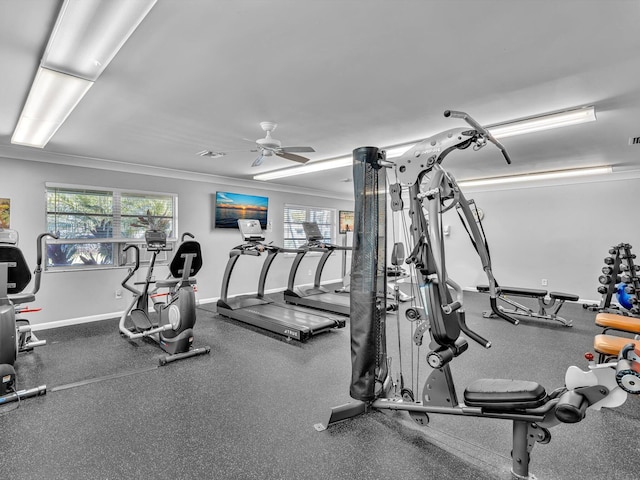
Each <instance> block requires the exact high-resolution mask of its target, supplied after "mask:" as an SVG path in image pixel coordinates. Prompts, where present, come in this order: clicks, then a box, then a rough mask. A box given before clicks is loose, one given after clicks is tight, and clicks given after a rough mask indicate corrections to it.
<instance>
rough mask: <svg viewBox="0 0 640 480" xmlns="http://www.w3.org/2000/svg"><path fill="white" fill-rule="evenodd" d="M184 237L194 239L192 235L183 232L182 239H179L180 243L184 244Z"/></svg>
mask: <svg viewBox="0 0 640 480" xmlns="http://www.w3.org/2000/svg"><path fill="white" fill-rule="evenodd" d="M184 237H189V238H196V237H195V235H193V234H192V233H189V232H184V233H183V234H182V237H180V241H181V242H184Z"/></svg>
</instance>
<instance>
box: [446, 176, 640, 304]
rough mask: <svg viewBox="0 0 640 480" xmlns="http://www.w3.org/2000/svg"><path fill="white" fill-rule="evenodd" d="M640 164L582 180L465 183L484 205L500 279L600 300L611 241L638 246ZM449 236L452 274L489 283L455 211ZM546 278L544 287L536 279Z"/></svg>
mask: <svg viewBox="0 0 640 480" xmlns="http://www.w3.org/2000/svg"><path fill="white" fill-rule="evenodd" d="M637 176H638V174H637V172H636V173H634V174H632V173H628V174H624V173H619V174H614V175H610V176H608V177H602V178H599V179H597V180H582V182H584V183H574V184H571V185H554V186H526V187H525V186H524V185H523V186H520V187H517V188H511V189H501V190H496V189H494V190H488V187H487V190H484V191H475V192H474V191H472V190H471V189H466V190H465V195H466V196H467V198H468V199H471V198H473V199H474V200H475V201H476V203H477V205H478V207H480V208H482V210H484V213H485V218H484V220H483V222H482V223H483V226H484V229H485V232H486V235H487V239H488V243H489V248H490V251H491V258H492V262H493V272H494V274H495V276H496V279H497V281H498V283H500V284H502V285H507V286H514V287H526V288H539V289H545V290H548V291H553V290H555V291H561V292H568V293H574V294H577V295H579V296H580V298H581V299H584V300H592V301H593V302H598V301H600V299H601V295H600V294H599V293H598V292H597V287H598V286H599V283H598V276H599V275H600V274H601V268H602V267H603V266H604V261H603V260H604V257H606V256H607V255H608V250H609V248H610V247H611V246H613V245H617V244H619V243H622V242H624V243H629V244H631V245H632V246H633V247H635V248H634V252H635V253H636V254H640V222H639V221H638V215H637V205H636V203H637V200H638V198H639V197H638V190H639V188H640V179H639V178H637ZM445 224H448V225H451V234H450V236H449V237H446V242H445V245H446V248H447V254H448V255H447V265H448V273H449V276H450V277H451V278H453V279H454V280H456V281H457V282H458V283H459V284H460V285H462V286H465V287H470V286H475V285H477V284H479V283H485V284H486V283H487V282H486V277H485V276H484V274H483V272H482V269H481V266H480V262H479V260H478V257H477V255H476V253H475V251H474V250H473V247H472V246H471V243H470V241H469V239H468V236H467V233H466V231H465V230H464V228H463V227H462V225H461V224H460V220H459V219H458V217H457V215H456V214H455V213H453V212H451V213H447V214H446V220H445ZM543 278H545V279H547V280H548V286H546V287H543V286H542V285H541V280H542V279H543Z"/></svg>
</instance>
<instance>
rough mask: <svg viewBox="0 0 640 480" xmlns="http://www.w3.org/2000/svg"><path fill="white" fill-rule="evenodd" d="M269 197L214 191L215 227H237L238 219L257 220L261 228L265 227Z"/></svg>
mask: <svg viewBox="0 0 640 480" xmlns="http://www.w3.org/2000/svg"><path fill="white" fill-rule="evenodd" d="M268 207H269V197H260V196H257V195H244V194H241V193H230V192H216V198H215V206H214V208H215V223H214V226H215V227H216V228H238V220H240V219H246V220H249V219H252V220H258V221H259V222H260V226H261V227H262V229H263V230H264V229H266V228H267V213H268Z"/></svg>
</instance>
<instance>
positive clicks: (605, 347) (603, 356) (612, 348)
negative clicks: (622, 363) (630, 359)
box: [593, 334, 640, 363]
mask: <svg viewBox="0 0 640 480" xmlns="http://www.w3.org/2000/svg"><path fill="white" fill-rule="evenodd" d="M630 343H632V344H633V345H634V347H635V348H640V340H634V339H632V338H625V337H616V336H615V335H605V334H600V335H596V336H595V337H593V349H594V350H595V351H596V353H597V354H598V363H604V362H606V361H610V360H612V359H615V358H617V356H618V354H619V353H620V351H621V350H622V349H623V348H624V347H625V346H627V345H629V344H630Z"/></svg>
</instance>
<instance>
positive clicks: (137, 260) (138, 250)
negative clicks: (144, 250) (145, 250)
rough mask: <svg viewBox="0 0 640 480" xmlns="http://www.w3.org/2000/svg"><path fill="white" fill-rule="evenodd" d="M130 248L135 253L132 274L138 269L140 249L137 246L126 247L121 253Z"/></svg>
mask: <svg viewBox="0 0 640 480" xmlns="http://www.w3.org/2000/svg"><path fill="white" fill-rule="evenodd" d="M130 248H133V249H135V251H136V263H135V266H134V267H133V272H135V271H136V270H138V268H140V248H139V247H138V246H137V245H127V246H126V247H124V248H123V249H122V252H123V253H124V252H126V251H127V250H129V249H130ZM133 272H132V273H133Z"/></svg>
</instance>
